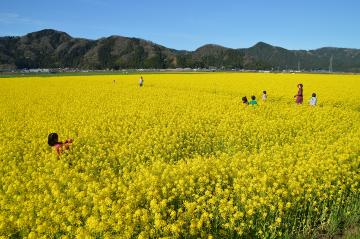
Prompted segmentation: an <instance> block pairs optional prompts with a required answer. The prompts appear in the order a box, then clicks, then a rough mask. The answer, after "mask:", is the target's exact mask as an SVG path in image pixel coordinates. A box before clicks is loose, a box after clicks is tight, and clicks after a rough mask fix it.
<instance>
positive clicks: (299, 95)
mask: <svg viewBox="0 0 360 239" xmlns="http://www.w3.org/2000/svg"><path fill="white" fill-rule="evenodd" d="M297 87H298V93H297V95H295V96H294V97H296V100H295V102H296V104H302V103H303V100H304V98H303V84H301V83H300V84H298V85H297Z"/></svg>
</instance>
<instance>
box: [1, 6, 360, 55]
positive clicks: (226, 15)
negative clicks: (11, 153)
mask: <svg viewBox="0 0 360 239" xmlns="http://www.w3.org/2000/svg"><path fill="white" fill-rule="evenodd" d="M359 11H360V1H358V0H343V1H340V0H327V1H326V0H312V1H310V0H302V1H301V0H297V1H295V0H287V1H286V0H258V1H256V0H253V1H251V0H238V1H236V0H222V1H213V0H207V1H205V0H193V1H190V0H182V1H171V0H168V1H165V0H152V1H150V0H148V1H145V0H134V1H122V0H118V1H116V0H102V1H101V0H71V1H70V0H62V1H51V0H47V1H46V0H33V1H26V0H11V1H10V0H1V1H0V36H5V35H24V34H26V33H29V32H33V31H37V30H41V29H44V28H52V29H56V30H60V31H65V32H67V33H69V34H70V35H71V36H73V37H84V38H89V39H97V38H100V37H107V36H110V35H122V36H130V37H139V38H143V39H147V40H151V41H153V42H156V43H158V44H162V45H164V46H167V47H171V48H175V49H179V50H180V49H185V50H194V49H196V48H198V47H200V46H202V45H204V44H207V43H213V44H219V45H223V46H226V47H231V48H244V47H250V46H252V45H254V44H256V43H257V42H259V41H264V42H266V43H269V44H272V45H277V46H282V47H284V48H287V49H306V50H307V49H316V48H320V47H324V46H334V47H349V48H360V26H359V25H360V14H359Z"/></svg>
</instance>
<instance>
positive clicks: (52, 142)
mask: <svg viewBox="0 0 360 239" xmlns="http://www.w3.org/2000/svg"><path fill="white" fill-rule="evenodd" d="M58 140H59V136H58V134H57V133H51V134H49V136H48V144H49V145H50V146H54V145H55V144H57V143H58Z"/></svg>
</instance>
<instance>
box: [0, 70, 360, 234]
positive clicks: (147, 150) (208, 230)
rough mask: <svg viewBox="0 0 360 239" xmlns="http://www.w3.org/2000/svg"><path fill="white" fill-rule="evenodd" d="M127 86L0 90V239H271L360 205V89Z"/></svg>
mask: <svg viewBox="0 0 360 239" xmlns="http://www.w3.org/2000/svg"><path fill="white" fill-rule="evenodd" d="M138 77H139V76H137V75H111V76H110V75H108V76H72V77H70V76H67V77H19V78H0V138H1V141H0V238H9V237H13V238H29V239H30V238H277V237H281V236H282V235H285V234H286V235H289V234H296V233H297V232H301V231H303V230H304V229H305V228H308V227H316V226H317V225H319V224H321V223H324V222H327V221H328V220H329V218H330V216H331V215H332V214H333V213H335V212H336V211H338V210H346V209H347V208H348V207H349V206H350V205H351V203H353V202H354V200H356V199H358V198H359V197H360V187H359V186H360V185H359V183H360V173H359V171H360V147H359V146H360V76H358V75H316V74H255V73H252V74H250V73H211V74H146V75H144V76H143V77H144V86H143V87H141V88H140V87H139V86H138ZM114 80H115V81H114ZM298 83H302V84H303V85H304V104H303V105H296V104H295V102H294V95H295V94H296V93H297V88H296V85H297V84H298ZM263 90H266V91H267V93H268V98H267V100H266V101H265V102H264V101H262V100H261V94H262V91H263ZM313 92H315V93H316V94H317V96H318V105H317V106H315V107H311V106H309V105H308V104H307V100H308V99H309V98H310V97H311V93H313ZM245 95H246V96H247V97H248V98H250V96H251V95H255V96H256V97H257V100H258V106H249V105H243V104H242V103H241V98H242V96H245ZM51 132H57V133H58V134H59V137H60V140H65V139H67V138H73V139H74V142H73V144H72V145H71V149H70V150H67V151H65V152H63V153H62V154H61V155H60V156H57V154H56V153H55V151H54V149H52V148H51V147H50V146H48V145H47V136H48V134H49V133H51ZM348 213H351V212H348Z"/></svg>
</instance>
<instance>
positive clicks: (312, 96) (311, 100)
mask: <svg viewBox="0 0 360 239" xmlns="http://www.w3.org/2000/svg"><path fill="white" fill-rule="evenodd" d="M316 103H317V98H316V94H315V93H312V95H311V98H310V100H309V104H310V105H311V106H316Z"/></svg>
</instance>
